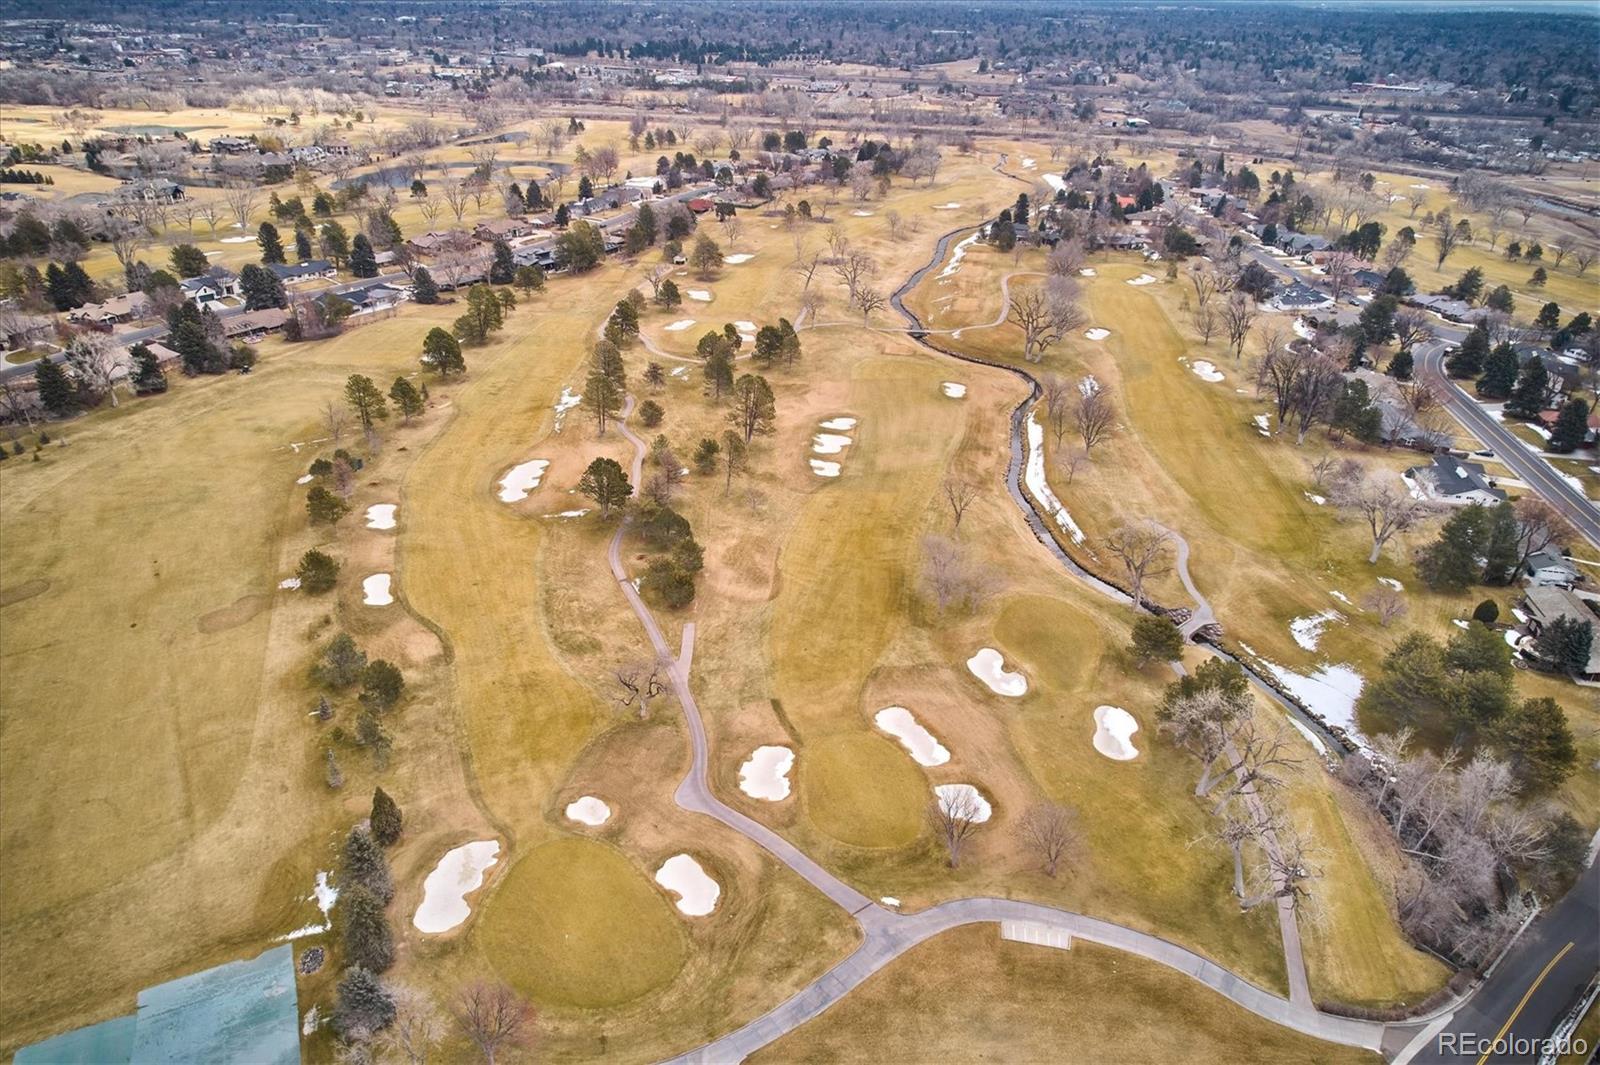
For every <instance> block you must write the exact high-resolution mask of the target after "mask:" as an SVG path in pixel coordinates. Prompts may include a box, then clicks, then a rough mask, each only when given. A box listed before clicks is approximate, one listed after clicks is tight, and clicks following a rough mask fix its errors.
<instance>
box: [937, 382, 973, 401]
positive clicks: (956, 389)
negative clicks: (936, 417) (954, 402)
mask: <svg viewBox="0 0 1600 1065" xmlns="http://www.w3.org/2000/svg"><path fill="white" fill-rule="evenodd" d="M939 387H940V388H942V389H943V390H944V394H945V395H947V396H949V397H950V398H951V399H960V398H961V397H963V396H965V395H966V394H967V386H966V385H962V384H957V383H956V382H954V381H946V382H945V383H944V384H942V385H940V386H939Z"/></svg>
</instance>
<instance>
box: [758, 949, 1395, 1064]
mask: <svg viewBox="0 0 1600 1065" xmlns="http://www.w3.org/2000/svg"><path fill="white" fill-rule="evenodd" d="M887 1018H893V1021H892V1023H885V1020H886V1019H887ZM1001 1047H1003V1048H1004V1054H1005V1057H1006V1059H1007V1060H1012V1061H1047V1060H1048V1061H1063V1062H1101V1061H1118V1062H1129V1063H1131V1062H1152V1063H1156V1062H1167V1061H1173V1060H1176V1059H1179V1058H1181V1059H1183V1060H1185V1061H1195V1062H1219V1063H1220V1062H1234V1061H1238V1060H1239V1059H1240V1058H1239V1056H1240V1053H1241V1050H1240V1048H1241V1047H1248V1048H1249V1050H1248V1054H1249V1056H1250V1057H1251V1059H1252V1060H1260V1061H1268V1060H1270V1061H1275V1062H1360V1061H1368V1062H1370V1061H1375V1060H1377V1059H1376V1057H1375V1056H1374V1055H1370V1054H1366V1053H1364V1052H1362V1051H1359V1050H1354V1049H1351V1048H1348V1047H1339V1046H1335V1045H1332V1044H1329V1043H1322V1042H1319V1041H1317V1040H1314V1039H1307V1038H1304V1037H1301V1036H1295V1035H1292V1034H1290V1033H1287V1032H1285V1031H1284V1030H1283V1029H1282V1028H1279V1027H1277V1026H1276V1025H1273V1024H1270V1023H1268V1022H1266V1021H1263V1020H1261V1019H1260V1018H1259V1017H1256V1016H1254V1015H1253V1014H1250V1013H1246V1012H1245V1011H1244V1010H1241V1009H1239V1008H1238V1007H1236V1006H1234V1005H1232V1004H1231V1003H1228V1002H1225V1001H1223V1000H1222V999H1220V998H1217V997H1216V996H1215V995H1213V994H1212V993H1211V992H1209V991H1207V990H1205V989H1204V988H1202V987H1200V986H1199V985H1197V984H1195V983H1193V982H1192V981H1190V980H1189V979H1188V978H1186V977H1184V976H1181V975H1179V974H1178V973H1175V972H1172V971H1171V970H1168V969H1164V968H1161V967H1160V966H1157V965H1154V964H1152V963H1150V962H1145V961H1142V960H1139V959H1136V958H1129V957H1127V956H1125V955H1123V954H1120V953H1118V952H1116V951H1112V950H1107V949H1106V948H1103V947H1098V946H1095V945H1094V944H1091V943H1078V944H1075V945H1074V946H1073V948H1072V950H1071V951H1070V952H1063V951H1056V950H1050V949H1048V948H1045V947H1036V946H1031V945H1028V944H1023V943H1012V942H1006V941H1003V940H1001V939H1000V936H999V930H998V929H997V928H996V927H995V926H994V925H978V926H974V927H971V928H960V929H956V930H955V931H952V932H946V933H945V934H944V935H942V936H940V937H938V938H937V939H933V940H930V941H929V942H927V943H923V944H921V945H920V946H918V947H916V948H914V949H913V950H911V951H910V952H909V953H907V954H906V956H905V957H903V958H901V959H899V960H898V961H896V962H895V963H894V965H893V966H891V967H890V968H888V969H885V970H884V971H883V972H880V973H878V974H876V975H875V976H873V977H871V978H870V979H869V980H868V981H867V982H866V983H865V984H863V985H862V986H861V987H860V988H858V989H857V990H856V991H855V992H854V993H853V994H852V995H851V996H850V998H848V999H847V1000H845V1001H844V1002H842V1003H840V1004H839V1005H837V1006H835V1007H834V1008H833V1009H831V1010H829V1011H828V1012H827V1013H825V1014H823V1015H822V1016H821V1017H818V1018H817V1019H816V1020H813V1021H811V1022H810V1023H809V1024H806V1025H805V1026H803V1027H801V1028H799V1029H798V1030H796V1031H795V1032H793V1033H791V1034H790V1035H788V1036H786V1037H784V1038H783V1039H780V1040H779V1041H778V1042H776V1043H774V1044H773V1045H772V1046H770V1047H768V1048H767V1049H766V1050H764V1051H762V1052H761V1053H760V1054H757V1055H756V1056H755V1057H754V1058H752V1059H751V1060H752V1061H756V1062H832V1061H862V1060H882V1061H931V1060H939V1061H973V1060H979V1059H982V1058H985V1057H988V1056H989V1055H990V1054H992V1053H993V1052H995V1050H996V1049H997V1048H1001Z"/></svg>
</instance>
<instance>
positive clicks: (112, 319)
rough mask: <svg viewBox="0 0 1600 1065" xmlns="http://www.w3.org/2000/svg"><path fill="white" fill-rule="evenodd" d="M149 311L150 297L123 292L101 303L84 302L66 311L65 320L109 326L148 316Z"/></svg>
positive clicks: (139, 293) (137, 293) (141, 293)
mask: <svg viewBox="0 0 1600 1065" xmlns="http://www.w3.org/2000/svg"><path fill="white" fill-rule="evenodd" d="M150 313H151V305H150V297H149V296H146V295H145V294H144V293H143V292H124V293H123V294H122V295H120V296H112V297H111V298H110V299H108V300H106V301H104V302H103V303H85V304H84V305H83V306H82V307H79V308H77V309H76V310H71V311H68V312H67V321H69V322H78V323H87V324H90V325H100V326H105V327H106V328H110V327H111V326H113V325H119V324H121V323H122V322H132V321H137V320H138V319H141V318H148V317H149V316H150Z"/></svg>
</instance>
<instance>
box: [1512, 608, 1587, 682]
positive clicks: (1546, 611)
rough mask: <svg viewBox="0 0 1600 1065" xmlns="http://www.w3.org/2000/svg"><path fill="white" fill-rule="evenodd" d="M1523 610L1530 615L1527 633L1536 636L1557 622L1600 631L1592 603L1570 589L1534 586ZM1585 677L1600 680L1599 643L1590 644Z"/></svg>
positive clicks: (1583, 674)
mask: <svg viewBox="0 0 1600 1065" xmlns="http://www.w3.org/2000/svg"><path fill="white" fill-rule="evenodd" d="M1522 609H1523V610H1524V611H1525V612H1526V613H1527V615H1528V631H1529V632H1530V633H1532V634H1533V635H1534V636H1537V635H1539V633H1541V632H1543V631H1544V628H1545V626H1546V625H1549V624H1551V623H1553V622H1554V621H1555V620H1556V619H1557V618H1567V619H1569V620H1572V621H1580V622H1588V623H1589V624H1590V625H1592V626H1594V627H1595V628H1600V618H1596V616H1595V611H1594V606H1593V604H1592V602H1591V601H1590V600H1587V599H1583V598H1580V597H1579V596H1578V595H1576V594H1575V593H1574V592H1572V591H1571V590H1570V589H1567V588H1558V587H1556V586H1554V585H1534V586H1533V587H1531V588H1529V589H1527V591H1526V592H1525V593H1523V600H1522ZM1582 676H1583V678H1584V679H1585V680H1594V679H1596V678H1597V677H1600V640H1593V641H1591V642H1590V644H1589V662H1588V664H1587V665H1586V666H1585V667H1584V670H1583V673H1582Z"/></svg>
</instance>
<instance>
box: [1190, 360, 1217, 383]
mask: <svg viewBox="0 0 1600 1065" xmlns="http://www.w3.org/2000/svg"><path fill="white" fill-rule="evenodd" d="M1189 371H1190V372H1191V373H1193V374H1194V375H1195V376H1196V377H1198V378H1200V380H1202V381H1210V382H1211V383H1212V384H1216V383H1217V382H1218V381H1220V380H1222V371H1221V370H1219V369H1217V367H1216V366H1215V364H1213V363H1209V362H1207V361H1206V360H1205V359H1196V360H1194V361H1193V362H1191V363H1190V364H1189Z"/></svg>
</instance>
